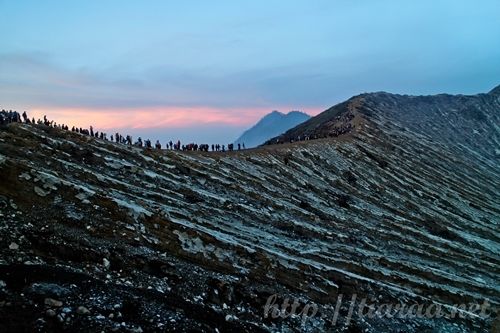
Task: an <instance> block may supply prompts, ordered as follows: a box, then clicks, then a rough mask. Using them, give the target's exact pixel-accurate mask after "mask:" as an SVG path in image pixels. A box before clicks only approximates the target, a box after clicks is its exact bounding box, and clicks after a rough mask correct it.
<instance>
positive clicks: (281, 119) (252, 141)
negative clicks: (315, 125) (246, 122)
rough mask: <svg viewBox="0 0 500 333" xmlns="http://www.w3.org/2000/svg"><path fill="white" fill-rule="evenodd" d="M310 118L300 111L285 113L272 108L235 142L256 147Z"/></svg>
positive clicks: (248, 146)
mask: <svg viewBox="0 0 500 333" xmlns="http://www.w3.org/2000/svg"><path fill="white" fill-rule="evenodd" d="M310 118H311V117H310V116H309V115H308V114H306V113H304V112H302V111H297V110H293V111H290V112H288V113H286V114H285V113H283V112H280V111H277V110H274V111H272V112H270V113H268V114H267V115H265V116H264V117H262V118H261V119H260V120H259V121H258V122H257V123H256V124H255V125H254V126H252V127H251V128H250V129H248V130H246V131H245V132H244V133H243V134H242V135H241V136H240V137H239V138H238V139H237V140H236V141H235V143H244V144H245V146H246V147H247V148H251V147H256V146H258V145H261V144H263V143H264V142H266V141H267V140H268V139H270V138H272V137H274V136H277V135H279V134H281V133H284V132H286V131H287V130H289V129H290V128H293V127H295V126H297V125H299V124H301V123H303V122H304V121H307V120H308V119H310Z"/></svg>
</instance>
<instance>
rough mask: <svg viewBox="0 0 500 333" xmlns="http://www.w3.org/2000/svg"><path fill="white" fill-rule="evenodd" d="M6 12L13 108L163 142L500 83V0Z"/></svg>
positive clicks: (4, 83)
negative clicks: (279, 117) (296, 114)
mask: <svg viewBox="0 0 500 333" xmlns="http://www.w3.org/2000/svg"><path fill="white" fill-rule="evenodd" d="M0 17H1V19H0V108H4V109H13V110H27V111H28V114H29V115H31V116H35V117H41V116H43V115H47V116H48V117H49V118H51V119H54V120H55V121H56V122H58V123H66V124H68V125H70V126H72V125H78V126H80V127H86V126H89V125H93V126H94V127H95V128H97V129H98V130H99V129H102V130H105V131H107V132H115V131H117V130H119V131H121V132H123V133H124V134H126V133H131V134H133V135H136V136H137V135H140V136H142V137H143V138H146V137H150V138H151V139H153V140H155V139H157V138H159V139H161V140H162V141H163V142H165V141H167V140H170V139H172V140H176V139H181V140H182V141H183V142H187V141H196V142H199V143H201V142H210V143H212V142H221V143H224V142H232V141H233V140H235V139H236V138H237V137H238V136H239V135H240V134H241V133H242V132H243V130H244V129H246V128H248V127H250V126H252V125H253V124H254V123H255V122H257V121H258V119H259V118H261V117H262V116H264V115H265V114H267V113H269V112H271V111H272V110H279V111H282V112H288V111H290V110H301V111H304V112H306V113H309V114H311V115H315V114H318V113H319V112H321V111H323V110H325V109H327V108H328V107H330V106H332V105H334V104H337V103H339V102H341V101H343V100H345V99H347V98H349V97H351V96H353V95H356V94H359V93H362V92H370V91H389V92H394V93H404V94H416V95H419V94H435V93H443V92H446V93H463V94H473V93H478V92H487V91H489V90H490V89H492V88H493V87H494V86H496V85H498V84H500V38H499V36H500V1H498V0H481V1H464V0H453V1H451V0H432V1H429V0H419V1H409V0H408V1H406V0H377V1H374V0H342V1H341V0H329V1H312V0H309V1H307V0H304V1H294V0H288V1H281V0H280V1H277V0H265V1H263V0H262V1H261V0H254V1H234V0H233V1H225V0H224V1H218V0H213V1H201V0H198V1H196V0H185V1H168V0H162V1H160V0H147V1H126V0H106V1H102V0H100V1H99V0H86V1H83V0H82V1H79V0H74V1H67V0H66V1H54V0H44V1H39V0H32V1H29V0H0Z"/></svg>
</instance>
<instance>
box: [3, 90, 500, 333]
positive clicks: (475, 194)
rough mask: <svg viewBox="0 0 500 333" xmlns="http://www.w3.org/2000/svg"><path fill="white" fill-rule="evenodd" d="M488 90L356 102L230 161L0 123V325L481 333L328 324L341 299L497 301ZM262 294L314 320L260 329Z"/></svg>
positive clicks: (426, 323)
mask: <svg viewBox="0 0 500 333" xmlns="http://www.w3.org/2000/svg"><path fill="white" fill-rule="evenodd" d="M498 90H499V89H496V90H493V91H492V92H490V93H489V94H480V95H476V96H449V95H438V96H419V97H414V96H399V95H392V94H387V93H374V94H364V95H360V96H356V97H354V98H352V99H350V100H349V101H347V102H345V103H341V104H339V105H337V106H335V107H333V108H332V109H329V110H327V111H326V112H325V113H323V114H321V115H319V116H317V117H315V118H312V119H311V120H310V121H308V122H306V123H304V124H302V125H299V126H298V127H297V128H295V129H293V130H291V131H289V132H287V133H286V134H285V136H283V137H281V140H282V141H287V140H288V139H289V138H295V137H298V136H302V137H306V136H309V138H310V139H311V140H309V141H301V142H295V143H293V144H283V145H268V146H264V147H260V148H258V149H252V150H247V151H241V152H231V153H201V152H185V153H182V152H172V151H168V152H166V151H147V150H143V149H139V148H136V147H127V146H124V145H117V144H113V143H110V142H105V141H101V140H97V139H91V138H89V137H86V136H82V135H80V134H76V133H71V132H66V131H60V130H58V129H54V128H48V127H44V126H29V125H19V124H11V125H9V126H7V127H5V128H2V129H1V130H0V175H1V182H0V195H1V197H0V198H1V200H0V201H1V202H0V208H1V213H0V214H1V215H0V229H1V232H0V235H1V236H0V258H1V261H0V318H4V320H2V321H0V331H2V332H9V331H34V330H35V331H36V330H38V331H71V332H79V331H80V332H94V331H97V330H99V331H100V330H105V331H123V332H129V331H130V332H140V331H190V330H197V331H219V332H225V331H226V332H227V331H300V330H302V331H334V332H337V331H346V332H416V331H419V332H469V331H470V332H487V331H488V330H489V329H491V328H492V325H493V323H492V322H493V319H484V318H482V317H478V316H473V315H470V316H465V318H455V319H446V318H440V319H426V318H406V319H404V318H392V319H387V318H378V317H375V318H367V317H360V316H359V315H358V314H357V313H354V314H353V319H352V320H351V321H348V320H347V318H348V311H349V309H348V306H349V304H348V303H342V305H343V306H342V308H341V310H340V313H339V316H338V320H334V318H335V303H336V302H337V300H338V296H339V295H343V297H344V299H346V300H349V299H351V297H352V295H354V294H356V295H357V297H358V298H357V301H356V302H359V300H360V299H361V298H363V297H367V298H368V299H369V301H370V302H372V303H373V304H386V303H391V304H392V303H395V304H400V303H405V304H406V303H410V304H412V303H415V302H418V303H419V304H425V305H426V306H429V305H430V304H435V305H437V304H440V305H449V306H451V305H453V304H462V303H469V302H473V303H482V302H483V301H484V300H485V299H487V300H488V301H489V302H490V304H492V305H493V306H498V304H499V303H500V283H499V282H500V281H499V272H500V232H499V230H500V229H499V223H500V220H499V216H500V195H499V189H500V169H499V163H498V159H499V157H500V156H499V155H500V151H499V147H500V145H499V141H500V131H499V127H498V124H500V119H499V116H500V112H499V110H500V94H499V93H498ZM340 128H344V129H346V130H345V131H339V129H340ZM332 133H335V135H333V134H332ZM314 137H324V138H321V139H317V140H312V138H314ZM273 294H277V295H278V299H279V301H281V300H283V298H286V297H291V298H295V299H298V300H300V304H301V307H300V308H303V306H304V305H306V304H311V303H314V304H317V305H318V306H319V311H318V314H317V315H316V316H314V317H313V318H311V319H309V320H307V321H305V322H302V321H301V317H289V318H285V319H281V318H278V319H273V318H271V317H267V318H266V317H265V315H264V310H263V307H264V306H265V304H266V301H267V300H268V298H269V296H271V295H273ZM466 311H467V310H466ZM492 311H493V312H494V310H492ZM465 314H466V313H465Z"/></svg>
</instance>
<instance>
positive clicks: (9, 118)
mask: <svg viewBox="0 0 500 333" xmlns="http://www.w3.org/2000/svg"><path fill="white" fill-rule="evenodd" d="M353 118H354V115H353V114H352V113H350V112H347V113H345V114H343V115H340V116H337V117H336V118H335V120H336V122H337V125H338V126H335V127H332V128H328V129H327V131H326V132H325V133H323V134H314V135H312V136H310V135H299V136H298V137H297V138H287V139H284V138H283V137H278V138H277V139H276V141H275V142H271V141H268V142H267V144H282V143H285V141H287V142H290V143H293V142H295V141H307V140H313V139H320V138H327V137H338V136H339V135H342V134H346V133H349V132H351V130H352V129H353V128H354V126H353V125H352V123H351V120H352V119H353ZM9 123H25V124H33V125H45V126H49V127H53V128H59V129H61V130H66V131H69V130H70V129H69V127H68V126H67V125H64V124H57V123H56V122H54V121H52V120H48V119H47V117H46V116H43V119H38V120H36V121H35V118H32V119H30V118H29V117H28V115H27V114H26V111H24V112H23V113H22V114H20V113H19V112H17V111H12V110H9V111H6V110H2V111H0V125H6V124H9ZM339 123H340V125H339ZM71 132H75V133H80V134H83V135H87V136H91V137H95V138H98V139H101V140H105V141H111V142H116V143H120V144H125V145H129V146H132V145H134V146H137V147H144V148H146V149H153V144H152V142H151V140H149V139H147V140H142V138H141V137H138V138H137V140H136V141H135V142H133V140H132V136H130V135H126V136H122V135H121V134H120V133H115V134H114V135H110V136H109V138H108V135H107V133H104V132H102V131H101V132H99V131H94V128H93V127H92V126H90V128H89V129H86V128H81V127H75V126H73V127H71ZM162 147H163V146H162V144H161V143H160V141H159V140H156V143H155V144H154V149H157V150H161V149H162ZM164 147H165V149H170V150H179V151H180V150H182V151H205V152H208V151H210V148H211V149H212V150H211V151H213V152H226V151H233V150H235V144H233V143H229V144H228V145H227V146H226V145H220V144H212V145H208V144H197V143H188V144H184V145H181V141H180V140H177V142H173V141H172V140H170V141H169V142H167V143H166V144H165V146H164ZM236 147H237V148H236V149H237V150H242V149H246V147H245V144H244V143H243V144H242V143H238V144H236Z"/></svg>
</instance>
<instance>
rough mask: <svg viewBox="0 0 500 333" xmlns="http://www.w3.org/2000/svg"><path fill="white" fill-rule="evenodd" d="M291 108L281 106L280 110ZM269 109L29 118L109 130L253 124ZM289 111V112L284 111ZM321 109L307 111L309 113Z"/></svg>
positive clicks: (35, 113) (55, 113)
mask: <svg viewBox="0 0 500 333" xmlns="http://www.w3.org/2000/svg"><path fill="white" fill-rule="evenodd" d="M292 109H293V108H287V107H282V108H281V110H292ZM269 112H271V109H269V108H232V109H217V108H212V107H150V108H137V109H131V108H126V109H114V108H113V109H109V108H108V109H102V110H100V109H90V108H64V109H63V108H60V109H55V108H34V109H32V110H31V111H29V112H28V115H29V117H30V118H31V117H34V118H35V119H43V116H44V115H46V116H47V118H48V119H49V120H53V121H55V122H56V123H57V124H65V125H68V126H69V127H72V126H76V127H82V128H88V127H89V126H93V127H95V128H96V129H101V130H109V129H116V128H169V127H170V128H182V127H194V126H197V125H227V126H247V125H253V124H254V123H255V122H256V121H258V120H259V119H260V118H261V117H263V116H264V115H266V114H267V113H269ZM287 112H288V111H287ZM319 112H321V111H320V110H319V109H317V110H307V113H308V114H310V115H316V114H318V113H319Z"/></svg>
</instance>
